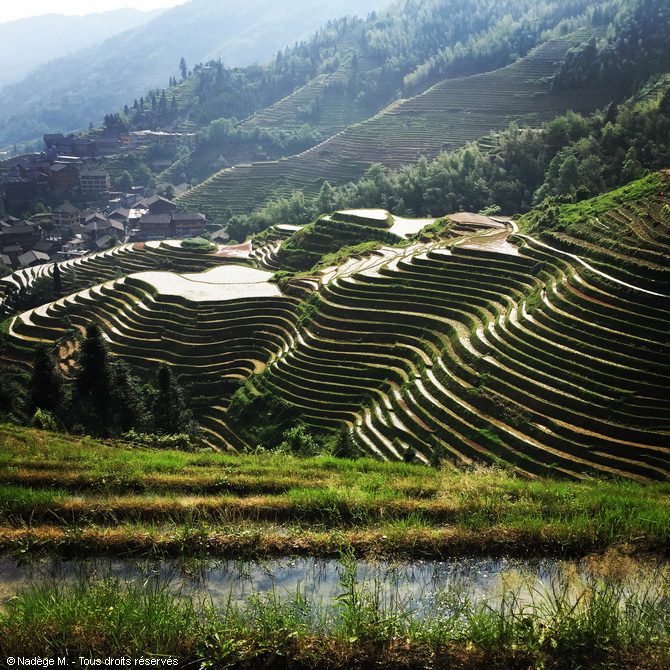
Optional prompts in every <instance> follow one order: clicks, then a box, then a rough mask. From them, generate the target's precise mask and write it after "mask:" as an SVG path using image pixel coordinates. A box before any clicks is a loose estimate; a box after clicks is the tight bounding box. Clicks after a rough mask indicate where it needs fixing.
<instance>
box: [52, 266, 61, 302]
mask: <svg viewBox="0 0 670 670" xmlns="http://www.w3.org/2000/svg"><path fill="white" fill-rule="evenodd" d="M54 292H55V294H56V295H57V296H58V297H59V298H60V297H61V296H62V295H63V278H62V276H61V271H60V266H59V265H58V263H56V264H55V265H54Z"/></svg>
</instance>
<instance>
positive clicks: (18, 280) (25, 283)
mask: <svg viewBox="0 0 670 670" xmlns="http://www.w3.org/2000/svg"><path fill="white" fill-rule="evenodd" d="M247 255H248V252H247V251H246V250H244V249H242V248H241V247H240V248H238V247H232V248H231V247H220V248H219V251H218V252H217V253H215V254H207V255H203V254H199V253H195V252H193V251H189V250H187V249H183V248H182V247H181V242H180V241H170V240H166V241H162V242H160V241H151V242H140V243H130V244H122V245H120V246H117V247H114V248H112V249H107V250H105V251H101V252H99V253H95V254H91V255H90V256H82V257H80V258H72V259H69V260H66V261H62V262H60V263H59V267H60V270H61V273H62V275H63V284H64V288H65V289H69V290H75V289H76V288H81V287H82V286H84V285H90V284H91V283H94V284H97V283H100V282H102V281H103V280H106V279H112V278H113V277H117V276H120V275H122V274H130V273H132V272H139V271H141V270H156V269H164V270H165V269H170V270H175V271H177V272H189V271H191V272H197V271H203V270H206V269H208V268H211V267H214V266H216V265H220V264H223V263H229V262H231V260H233V259H234V260H235V262H237V263H239V262H241V258H242V257H246V256H247ZM53 272H54V263H45V264H43V265H37V266H35V267H29V268H23V269H21V270H17V271H16V272H14V273H12V274H11V275H9V276H7V277H4V278H2V279H0V313H1V310H2V298H3V296H5V295H6V293H7V291H8V290H9V289H11V288H13V289H19V290H21V289H25V288H27V287H29V286H30V285H32V283H33V282H34V281H35V279H37V278H38V277H52V276H53Z"/></svg>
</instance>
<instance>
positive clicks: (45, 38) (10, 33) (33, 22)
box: [0, 9, 164, 87]
mask: <svg viewBox="0 0 670 670" xmlns="http://www.w3.org/2000/svg"><path fill="white" fill-rule="evenodd" d="M163 11H164V10H162V9H159V10H155V11H153V12H141V11H138V10H136V9H117V10H114V11H111V12H102V13H97V14H87V15H86V16H65V15H63V14H44V15H42V16H34V17H31V18H28V19H19V20H18V21H9V22H7V23H0V62H2V63H4V64H5V67H3V68H2V69H0V87H2V86H6V85H7V84H13V83H15V82H18V81H21V80H22V79H23V78H24V77H26V76H27V75H28V73H29V72H30V71H31V70H33V69H34V68H36V67H38V66H40V65H44V64H45V63H48V62H49V61H52V60H54V59H56V58H60V57H61V56H66V55H67V54H70V53H72V52H74V51H79V50H80V49H84V48H87V47H90V46H94V45H96V44H99V43H100V42H102V41H104V40H106V39H108V38H110V37H112V36H113V35H116V34H118V33H122V32H125V31H126V30H131V29H133V28H137V27H138V26H140V25H141V24H143V23H146V22H147V21H150V20H151V19H155V18H156V17H157V16H158V15H159V14H160V13H161V12H163Z"/></svg>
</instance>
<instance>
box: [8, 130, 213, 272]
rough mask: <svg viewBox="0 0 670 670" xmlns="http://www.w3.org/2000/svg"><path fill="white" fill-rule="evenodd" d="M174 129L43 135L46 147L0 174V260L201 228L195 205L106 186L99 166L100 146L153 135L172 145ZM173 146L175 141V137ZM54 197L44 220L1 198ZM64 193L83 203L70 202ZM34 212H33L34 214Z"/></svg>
mask: <svg viewBox="0 0 670 670" xmlns="http://www.w3.org/2000/svg"><path fill="white" fill-rule="evenodd" d="M181 140H182V135H179V134H177V133H160V132H154V131H138V132H136V133H131V134H130V135H129V136H128V137H125V136H121V137H104V136H100V138H98V139H95V140H91V139H84V138H80V137H75V136H73V135H70V136H67V137H65V136H63V135H45V136H44V143H45V151H44V152H42V153H39V154H32V155H30V156H26V157H24V158H22V159H21V160H20V161H16V162H13V163H12V165H11V167H10V168H9V169H8V170H7V172H6V174H5V175H4V180H3V181H4V185H3V186H4V199H3V200H2V201H0V202H2V203H3V205H0V263H2V264H4V265H6V266H8V267H10V268H12V269H16V268H18V267H24V266H33V265H38V264H40V263H48V262H51V261H56V260H62V259H66V258H72V257H74V256H81V255H84V254H87V253H91V252H95V251H100V250H103V249H107V248H109V247H110V246H114V245H116V244H120V243H122V242H129V241H140V240H155V239H169V238H186V237H196V236H200V235H203V233H204V231H205V227H206V225H207V224H208V223H210V222H209V221H207V219H206V217H205V216H203V215H202V214H200V213H198V212H180V211H177V205H176V204H175V203H174V202H172V201H171V200H168V199H166V198H162V197H159V196H157V195H155V194H153V193H152V192H147V190H146V189H144V188H142V187H133V188H132V189H131V192H130V193H115V192H113V191H112V190H111V180H110V176H109V174H108V173H107V172H105V171H104V170H103V169H100V168H99V167H98V166H99V165H100V164H101V162H102V160H103V155H104V154H111V153H118V152H119V150H121V149H122V148H126V145H128V148H133V147H136V146H141V145H146V143H147V142H148V143H154V142H155V143H157V144H158V145H159V146H166V147H169V146H171V143H176V142H178V141H181ZM175 146H176V145H175ZM40 200H41V201H44V200H51V201H53V200H61V204H60V205H58V206H57V207H55V208H53V209H52V212H51V216H50V217H47V220H46V221H45V220H44V217H39V218H40V221H37V220H25V219H19V218H16V217H13V216H10V215H9V214H7V213H5V210H4V208H3V206H4V202H5V201H6V202H9V203H16V202H19V203H21V202H29V203H32V202H35V201H40ZM71 200H75V201H76V202H78V203H82V202H84V203H86V204H85V205H81V204H80V206H75V205H74V204H72V202H71ZM37 218H38V217H37V216H36V217H35V219H37Z"/></svg>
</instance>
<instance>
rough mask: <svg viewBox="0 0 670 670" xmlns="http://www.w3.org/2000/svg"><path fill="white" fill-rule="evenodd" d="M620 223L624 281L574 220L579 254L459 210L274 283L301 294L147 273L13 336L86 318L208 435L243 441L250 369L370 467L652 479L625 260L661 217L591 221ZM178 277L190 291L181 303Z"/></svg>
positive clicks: (36, 317)
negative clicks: (444, 227) (158, 380)
mask: <svg viewBox="0 0 670 670" xmlns="http://www.w3.org/2000/svg"><path fill="white" fill-rule="evenodd" d="M633 213H637V214H636V215H635V216H633ZM359 214H360V213H359ZM624 216H628V220H629V221H630V225H629V226H628V228H626V232H625V233H622V234H621V235H620V236H619V237H618V241H617V244H618V245H619V246H618V251H617V253H619V254H622V255H625V256H626V257H627V258H630V259H631V260H630V262H631V263H632V264H635V263H638V262H640V263H642V264H640V265H638V266H636V267H638V274H634V273H632V272H631V273H628V274H627V275H626V277H625V279H620V278H619V277H617V276H615V275H614V274H612V273H608V272H605V271H604V270H602V269H600V267H599V265H598V261H597V258H598V253H599V251H598V249H594V248H593V247H594V244H595V243H588V242H587V241H584V239H583V238H578V237H576V235H577V234H578V233H579V226H576V227H575V228H574V230H573V231H572V233H573V234H574V235H575V237H574V240H576V242H575V244H576V243H577V241H580V242H581V244H582V246H581V247H580V250H581V252H582V254H581V255H578V254H575V253H572V252H567V251H564V250H562V249H559V248H557V247H555V246H553V245H552V244H551V243H550V241H541V240H538V239H536V238H534V237H532V236H530V235H526V234H521V233H518V231H517V227H516V225H515V224H514V222H511V221H509V220H508V219H504V218H502V219H488V218H486V217H480V216H478V215H470V214H462V215H454V216H453V217H451V218H452V219H453V220H454V225H453V227H452V228H451V229H449V230H448V232H447V233H446V235H447V236H446V237H444V236H443V237H442V238H437V239H433V240H431V241H430V242H418V241H414V242H405V243H404V244H401V245H400V246H397V247H391V246H385V247H381V248H379V249H377V250H375V251H373V252H371V253H368V254H367V255H362V256H360V255H359V256H354V257H351V258H350V259H348V260H347V261H346V262H344V263H343V264H341V265H335V266H332V267H327V268H324V269H322V270H320V271H319V272H318V273H317V274H313V275H311V276H298V277H295V278H293V279H291V280H289V281H288V283H286V284H283V286H284V290H285V291H287V292H288V293H289V294H290V295H291V296H300V297H289V296H288V295H285V294H282V293H281V292H280V291H279V289H278V288H277V286H276V285H273V284H267V283H266V281H265V280H266V278H267V276H268V274H267V273H263V272H260V271H258V270H253V269H251V268H240V269H235V268H234V266H227V267H224V268H217V269H214V270H210V271H209V272H207V273H204V274H200V275H199V274H193V273H190V274H187V275H183V276H181V277H178V278H175V277H174V276H171V275H169V274H166V273H156V272H151V273H146V272H145V273H139V274H136V275H133V276H130V277H127V278H125V279H119V280H112V281H107V282H105V283H102V284H100V285H98V286H95V287H93V288H91V289H87V290H85V291H82V292H79V293H76V294H74V295H72V296H69V297H67V298H64V299H61V300H59V301H56V302H55V303H52V304H50V305H46V306H43V307H40V308H37V309H36V310H33V311H32V312H28V313H26V314H24V315H21V316H20V317H18V318H17V319H16V320H15V321H14V322H13V325H12V329H11V334H12V335H14V339H15V344H16V347H15V350H16V351H21V348H22V347H23V348H24V350H25V349H26V348H28V347H30V346H31V345H32V344H33V343H34V342H35V341H37V340H40V339H45V340H49V341H56V340H58V339H59V338H61V337H62V336H63V334H64V333H65V329H64V326H63V321H62V319H63V317H64V316H65V314H67V315H68V317H69V318H70V320H71V322H72V324H73V325H74V326H75V327H78V328H83V327H84V325H85V323H86V322H87V320H89V319H90V318H93V317H95V318H98V319H99V320H100V321H101V322H102V324H103V327H104V329H105V331H106V333H107V336H108V338H109V340H110V343H111V348H112V351H113V352H114V353H116V354H118V355H121V356H124V357H125V358H126V359H127V360H129V361H130V362H131V364H132V365H134V366H135V368H136V369H137V370H139V371H141V370H143V369H148V367H149V366H152V365H154V364H155V362H156V361H158V360H164V361H167V362H169V363H171V364H172V365H173V366H175V368H176V371H177V372H178V374H180V375H182V379H184V380H187V381H188V383H190V384H192V386H193V387H195V388H198V389H199V391H200V392H202V394H203V395H205V396H208V397H209V398H210V399H211V407H210V408H209V409H208V410H207V411H206V412H205V415H204V416H203V417H202V424H203V426H204V427H205V428H206V430H207V431H209V432H208V435H209V438H208V440H209V441H210V442H212V443H213V444H218V445H220V446H226V445H227V446H229V447H232V448H237V449H239V448H242V447H243V446H244V445H243V443H242V442H241V440H240V439H239V438H237V437H236V436H235V434H234V432H233V431H231V427H230V426H229V425H227V423H226V409H227V407H228V403H229V401H230V398H231V395H232V393H233V392H234V391H235V388H236V384H238V383H241V382H244V381H245V380H246V381H247V384H248V385H249V390H250V391H251V392H252V393H254V392H268V391H269V392H270V393H271V394H272V395H274V396H275V397H278V398H281V399H283V400H284V401H286V402H287V403H289V404H291V405H293V406H295V407H296V408H297V409H298V410H299V411H300V414H301V416H302V418H303V420H304V421H305V422H306V423H307V424H308V425H310V426H312V427H313V429H316V430H326V431H328V430H337V429H340V428H341V427H342V426H343V425H348V426H349V428H350V430H351V431H352V435H353V437H354V439H355V440H356V442H357V443H358V444H359V445H360V446H361V447H362V448H363V449H364V450H365V451H366V452H368V453H370V454H371V455H375V456H377V457H380V458H382V459H391V460H394V459H402V458H406V457H407V456H408V454H410V453H414V452H415V453H416V458H418V459H419V460H420V461H422V462H425V463H434V462H436V461H438V460H446V461H450V462H452V463H456V464H458V465H461V466H469V465H472V464H474V463H478V462H484V463H489V464H491V463H492V464H498V463H506V464H509V465H511V466H512V467H513V468H514V469H515V470H516V471H517V472H519V473H521V474H523V475H524V476H528V477H535V476H538V475H545V474H560V475H562V476H567V477H571V478H583V477H585V476H598V477H600V476H603V477H612V476H614V477H619V476H622V477H630V478H634V479H638V480H649V479H658V480H665V479H667V478H668V476H669V475H670V425H669V419H668V417H670V400H669V398H670V389H669V381H668V380H669V379H670V343H669V340H668V322H669V317H670V293H664V292H663V291H660V290H654V291H652V290H651V289H649V288H647V287H646V286H645V285H644V283H645V282H644V281H642V280H643V278H644V276H651V275H649V273H648V272H647V274H646V275H644V272H645V271H647V270H651V271H653V270H654V267H653V266H650V265H649V264H648V260H647V259H646V258H643V259H642V260H641V261H640V260H639V259H640V256H639V254H638V252H639V249H640V248H641V246H642V245H644V246H646V248H647V251H648V253H649V254H652V255H653V254H660V255H663V254H664V253H665V248H666V247H667V242H668V239H667V238H668V229H669V224H670V213H669V212H668V209H667V208H665V206H664V205H663V203H662V202H661V201H660V200H659V197H656V196H655V197H651V198H647V199H644V200H638V201H633V202H629V203H627V204H625V205H622V206H620V207H619V208H617V209H616V210H613V211H611V212H609V213H607V215H606V216H602V217H601V220H602V221H610V222H611V221H619V220H620V219H621V217H624ZM321 223H322V224H324V225H325V224H327V222H325V221H322V222H321ZM292 232H293V231H291V230H278V231H276V234H274V236H268V241H267V244H266V246H265V247H263V248H261V249H257V250H254V251H253V252H252V253H251V256H252V260H254V261H255V262H256V263H257V264H258V265H261V266H263V267H272V269H276V267H277V263H278V262H279V260H280V259H281V253H278V252H279V251H280V250H281V244H282V237H284V236H285V235H287V234H291V233H292ZM295 234H296V235H300V234H301V231H296V232H295ZM604 239H605V236H604V235H603V236H602V238H600V242H601V244H602V243H603V240H604ZM202 262H204V261H202ZM235 273H240V274H239V276H238V279H231V277H234V274H235ZM652 274H653V272H652ZM643 275H644V276H643ZM230 281H234V282H237V281H239V282H241V284H244V285H245V286H246V288H244V291H245V293H244V294H238V293H233V294H231V293H225V292H226V291H234V292H237V291H239V290H240V284H233V285H232V288H231V284H230V283H229V282H230ZM165 282H167V283H165ZM219 282H223V283H222V284H220V283H219ZM189 284H200V285H201V286H202V287H203V291H204V292H203V293H202V294H198V295H197V299H196V296H195V295H193V294H191V293H189V292H186V293H185V292H184V290H183V288H184V287H185V286H188V285H189ZM259 287H261V289H260V290H261V292H262V293H261V294H260V295H259V294H257V293H254V291H257V290H258V289H259ZM656 288H657V289H658V288H659V287H658V286H657V287H656ZM661 288H662V286H661ZM219 291H222V292H221V293H218V292H219ZM247 291H249V292H247ZM210 292H211V293H210ZM305 299H307V300H308V301H309V302H310V305H309V308H308V309H307V310H306V311H305V309H303V307H302V306H301V303H302V302H303V300H305ZM305 314H307V317H305ZM298 315H301V318H300V319H299V318H298ZM65 351H66V352H67V353H69V350H67V349H66V350H65ZM261 371H263V374H262V375H259V376H257V375H256V373H258V372H261ZM233 380H236V381H235V383H231V382H233Z"/></svg>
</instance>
